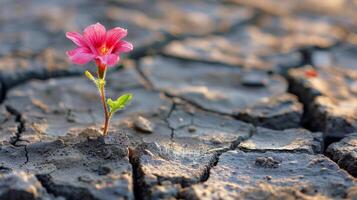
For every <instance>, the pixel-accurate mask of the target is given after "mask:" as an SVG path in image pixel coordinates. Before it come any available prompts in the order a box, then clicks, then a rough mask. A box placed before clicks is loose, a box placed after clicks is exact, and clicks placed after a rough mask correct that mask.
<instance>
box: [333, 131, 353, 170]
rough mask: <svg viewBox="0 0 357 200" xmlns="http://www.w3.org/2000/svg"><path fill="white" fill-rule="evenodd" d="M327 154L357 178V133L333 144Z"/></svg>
mask: <svg viewBox="0 0 357 200" xmlns="http://www.w3.org/2000/svg"><path fill="white" fill-rule="evenodd" d="M326 153H327V154H328V155H329V157H330V158H331V159H332V160H334V161H335V162H336V163H337V164H338V165H339V166H340V167H341V168H343V169H346V170H347V171H348V172H349V173H350V174H351V175H353V176H354V177H357V133H351V134H349V135H347V136H346V137H345V138H343V139H342V140H341V141H339V142H336V143H333V144H331V145H330V146H329V147H328V148H327V151H326Z"/></svg>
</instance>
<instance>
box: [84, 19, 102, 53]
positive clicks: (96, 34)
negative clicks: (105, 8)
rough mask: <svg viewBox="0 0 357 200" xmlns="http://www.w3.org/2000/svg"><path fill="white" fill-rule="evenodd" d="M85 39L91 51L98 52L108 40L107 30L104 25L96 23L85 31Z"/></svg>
mask: <svg viewBox="0 0 357 200" xmlns="http://www.w3.org/2000/svg"><path fill="white" fill-rule="evenodd" d="M83 37H84V39H85V40H86V41H87V43H88V45H89V46H90V48H91V50H92V51H93V53H94V52H97V49H98V48H99V47H102V46H103V45H104V43H105V39H106V30H105V27H104V26H103V25H101V24H100V23H96V24H93V25H90V26H88V27H87V28H85V29H84V31H83Z"/></svg>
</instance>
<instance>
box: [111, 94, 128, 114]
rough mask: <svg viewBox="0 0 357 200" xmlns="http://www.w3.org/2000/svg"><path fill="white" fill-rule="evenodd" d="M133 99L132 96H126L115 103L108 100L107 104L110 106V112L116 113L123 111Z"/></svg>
mask: <svg viewBox="0 0 357 200" xmlns="http://www.w3.org/2000/svg"><path fill="white" fill-rule="evenodd" d="M132 98H133V95H132V94H124V95H122V96H120V97H118V98H117V100H115V101H113V100H112V99H108V100H107V104H108V106H109V109H110V112H111V113H115V112H116V111H118V110H123V109H124V108H125V106H126V105H127V104H128V103H129V102H130V101H131V99H132Z"/></svg>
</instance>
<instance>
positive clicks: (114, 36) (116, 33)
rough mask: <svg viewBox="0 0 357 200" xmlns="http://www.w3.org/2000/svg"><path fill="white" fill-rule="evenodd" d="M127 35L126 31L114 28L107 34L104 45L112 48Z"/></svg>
mask: <svg viewBox="0 0 357 200" xmlns="http://www.w3.org/2000/svg"><path fill="white" fill-rule="evenodd" d="M127 34H128V31H127V30H126V29H123V28H120V27H115V28H113V29H110V30H109V31H108V32H107V37H106V45H107V47H108V48H112V47H114V46H115V45H116V44H117V43H118V42H119V40H120V39H122V38H123V37H125V36H126V35H127Z"/></svg>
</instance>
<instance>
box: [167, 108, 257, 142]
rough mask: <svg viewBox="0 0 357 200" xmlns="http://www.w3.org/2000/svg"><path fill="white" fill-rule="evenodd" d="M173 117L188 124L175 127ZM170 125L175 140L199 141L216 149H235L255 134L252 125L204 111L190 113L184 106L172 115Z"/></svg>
mask: <svg viewBox="0 0 357 200" xmlns="http://www.w3.org/2000/svg"><path fill="white" fill-rule="evenodd" d="M173 116H176V117H179V116H181V118H182V119H185V120H184V121H186V122H187V123H186V124H182V125H181V126H175V124H173V121H174V120H173V118H172V117H173ZM188 116H189V117H188ZM169 125H170V126H171V127H173V128H174V138H178V139H185V140H193V141H194V140H197V141H199V143H204V144H207V145H210V146H212V148H216V149H217V148H218V149H219V148H223V149H227V148H234V147H235V146H237V145H238V144H239V142H241V141H242V140H245V139H247V138H249V137H250V136H251V135H252V133H253V132H254V127H253V126H252V125H251V124H247V123H244V122H242V121H239V120H235V119H232V118H230V117H223V116H220V115H215V114H212V113H206V112H202V111H194V112H189V108H187V107H186V108H185V107H184V106H177V108H176V109H175V110H174V111H173V112H172V113H171V116H170V118H169ZM192 128H194V129H192ZM193 130H194V131H193Z"/></svg>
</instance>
